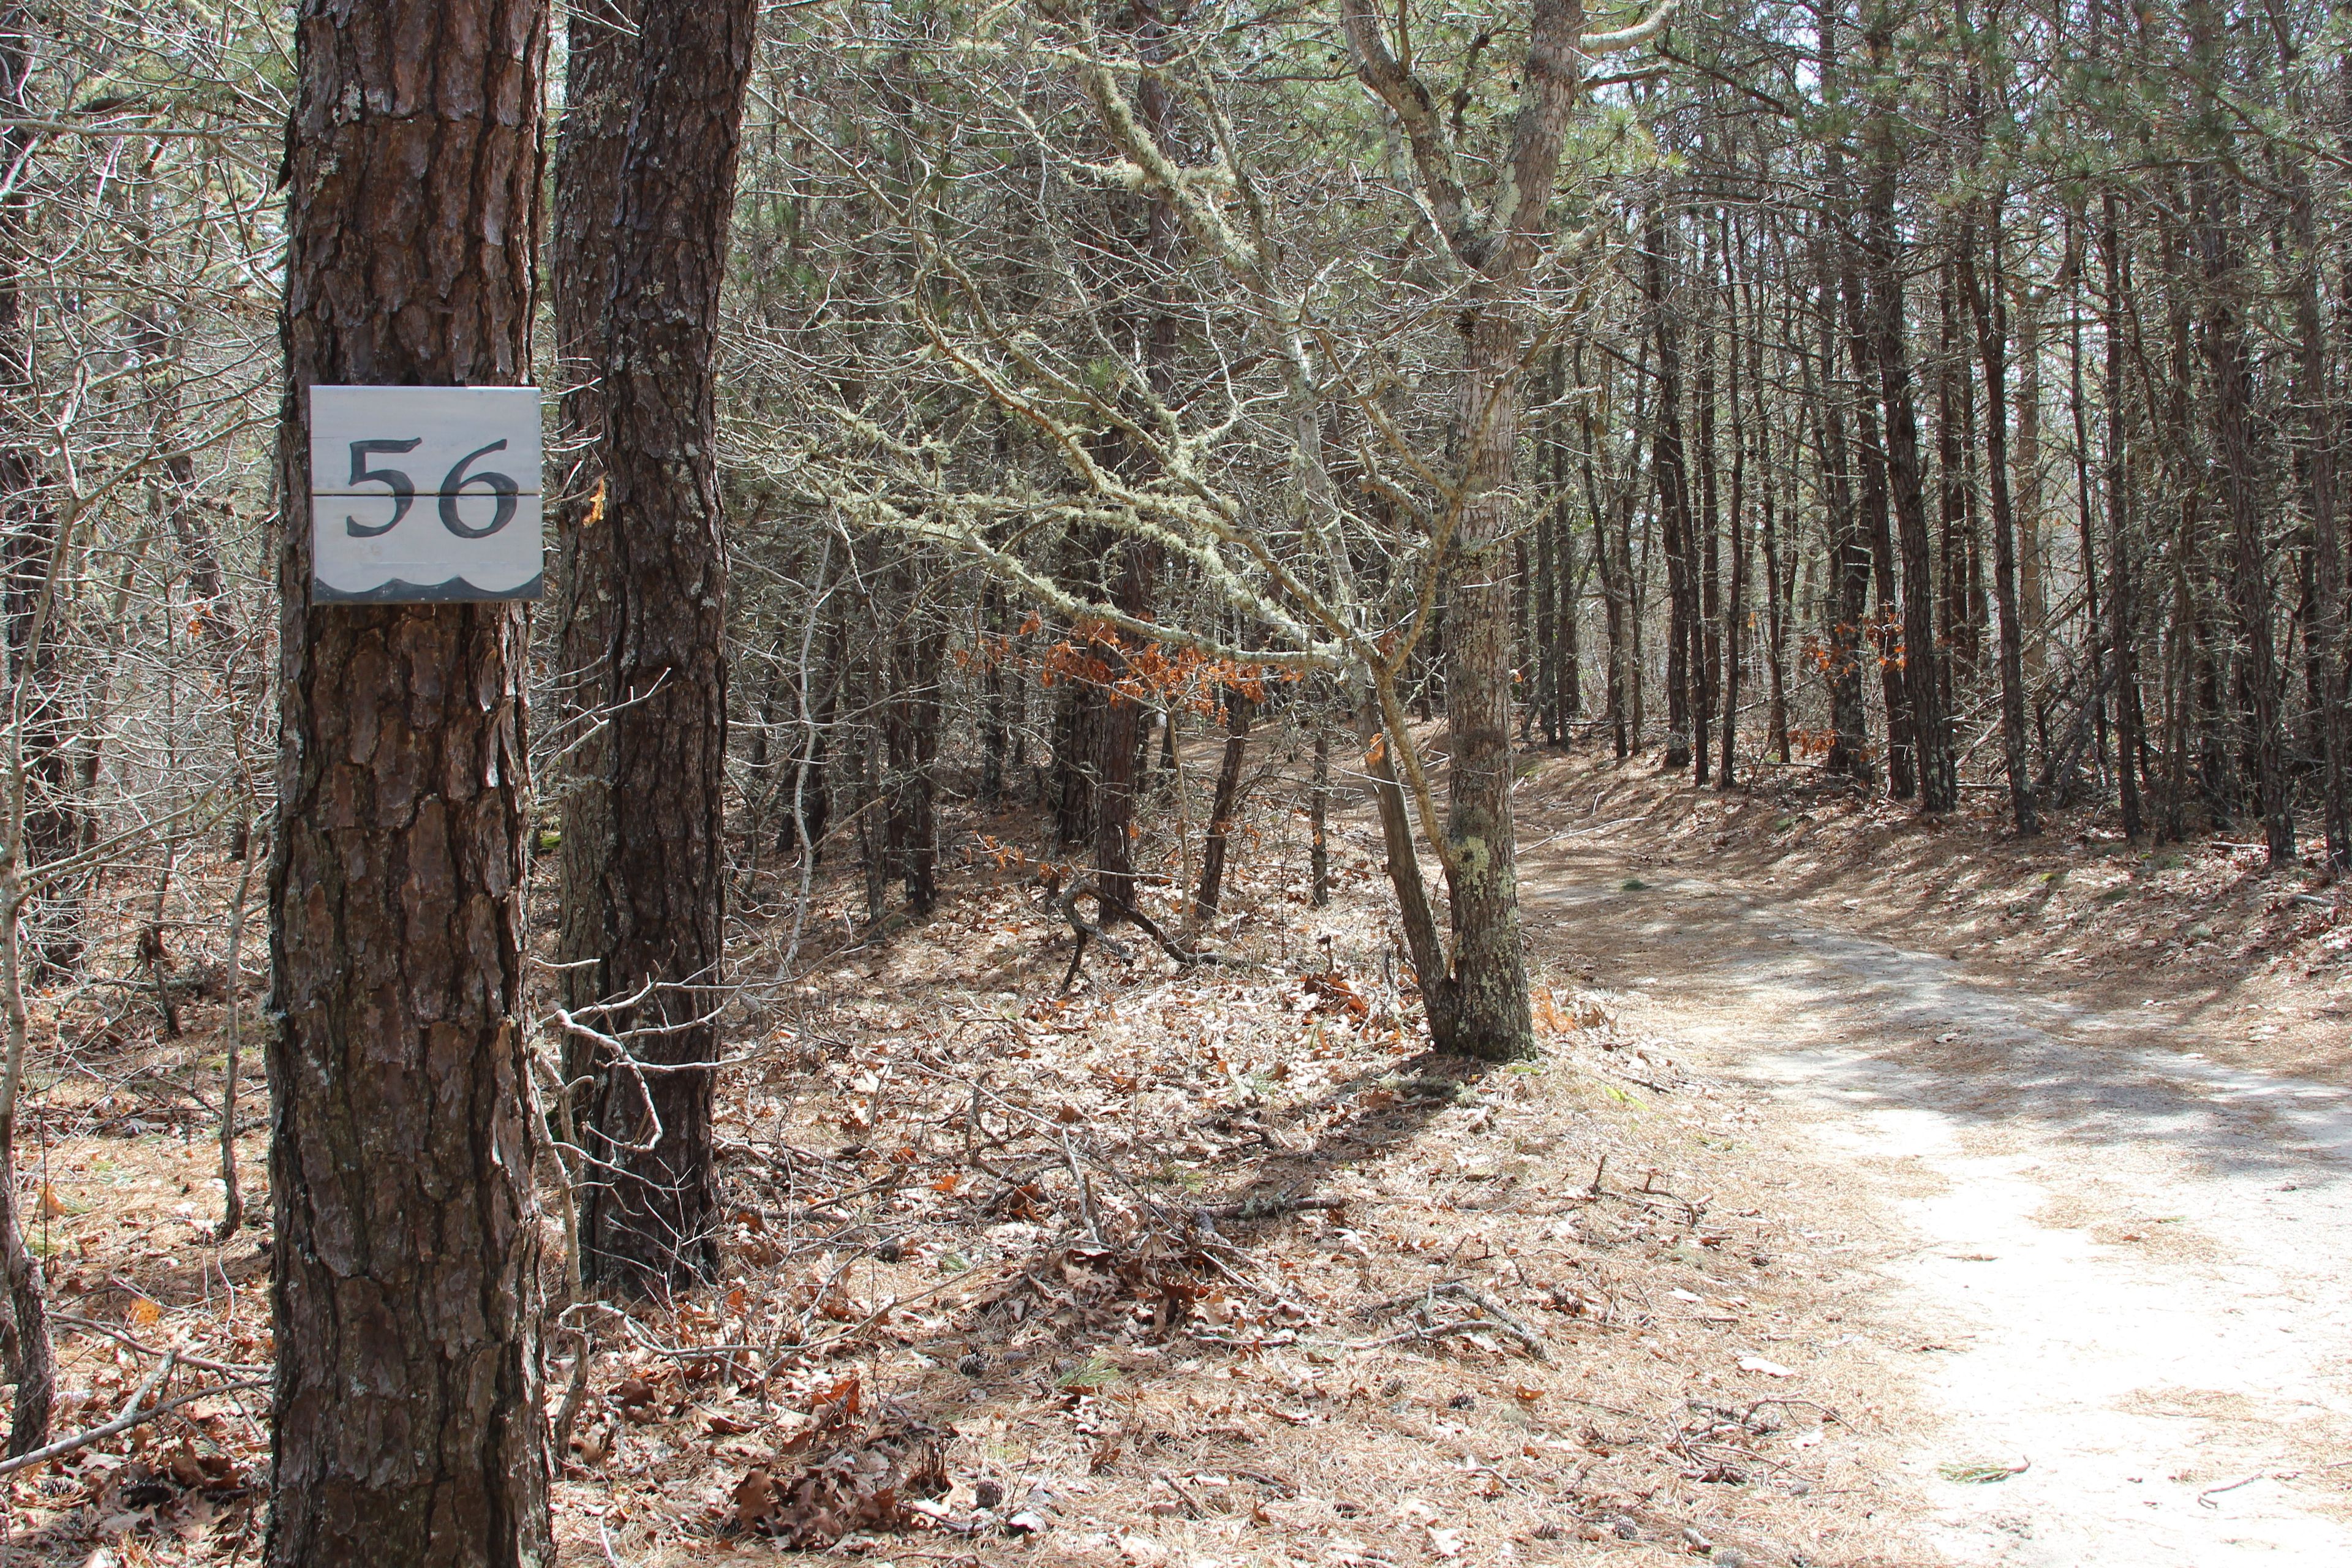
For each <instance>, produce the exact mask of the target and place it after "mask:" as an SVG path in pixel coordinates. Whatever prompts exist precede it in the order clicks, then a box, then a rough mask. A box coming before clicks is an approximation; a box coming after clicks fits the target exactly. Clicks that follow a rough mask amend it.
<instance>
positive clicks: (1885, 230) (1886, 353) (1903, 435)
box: [1864, 5, 1960, 812]
mask: <svg viewBox="0 0 2352 1568" xmlns="http://www.w3.org/2000/svg"><path fill="white" fill-rule="evenodd" d="M1873 19H1874V26H1873V28H1872V31H1871V33H1870V35H1869V38H1868V43H1869V47H1870V51H1871V56H1872V61H1873V63H1874V65H1876V66H1877V67H1878V70H1877V72H1876V79H1877V80H1878V81H1879V82H1880V83H1882V84H1884V85H1883V86H1881V87H1880V88H1879V89H1877V90H1875V91H1874V93H1873V95H1872V107H1871V112H1870V117H1869V121H1868V122H1867V126H1868V128H1867V130H1866V131H1865V132H1864V144H1865V145H1866V147H1867V148H1868V149H1869V152H1870V156H1871V183H1870V191H1869V196H1868V201H1867V207H1868V219H1867V222H1866V223H1865V225H1864V254H1865V255H1866V256H1867V257H1868V258H1869V261H1870V266H1871V279H1870V293H1869V299H1870V315H1869V329H1868V330H1869V332H1870V337H1871V344H1870V359H1871V362H1872V363H1873V365H1874V367H1875V369H1876V370H1877V373H1878V393H1879V400H1880V402H1881V403H1882V404H1883V405H1885V416H1886V424H1885V457H1886V484H1887V489H1888V491H1889V492H1890V499H1891V500H1892V501H1893V503H1894V510H1895V521H1896V527H1897V529H1898V530H1899V531H1900V533H1899V545H1900V551H1901V557H1902V563H1903V661H1902V664H1903V694H1904V703H1905V706H1906V708H1907V709H1908V710H1909V716H1910V730H1911V743H1912V748H1913V752H1912V754H1913V758H1914V769H1915V773H1916V779H1917V782H1918V791H1919V809H1920V810H1922V811H1932V812H1947V811H1950V810H1952V809H1953V808H1955V807H1956V806H1958V805H1959V789H1960V785H1959V773H1958V768H1957V766H1956V765H1955V763H1954V761H1953V756H1952V744H1951V734H1950V731H1949V727H1948V725H1947V724H1946V722H1945V720H1944V695H1943V692H1944V682H1943V675H1942V670H1941V668H1940V667H1941V664H1942V649H1941V648H1940V647H1938V646H1937V641H1936V585H1935V577H1934V567H1933V565H1932V564H1931V557H1930V555H1929V552H1928V544H1927V493H1926V489H1925V488H1924V485H1923V483H1922V479H1921V476H1920V462H1919V416H1918V410H1917V406H1916V403H1915V401H1914V398H1913V394H1912V381H1911V354H1910V347H1909V344H1908V342H1906V338H1905V334H1904V289H1903V262H1904V253H1905V246H1904V244H1903V240H1902V237H1901V235H1900V234H1899V233H1898V232H1897V230H1896V226H1895V182H1896V178H1897V176H1898V174H1900V172H1901V165H1902V152H1901V149H1900V148H1899V147H1898V146H1897V144H1896V141H1895V137H1896V134H1897V132H1896V129H1895V114H1894V107H1893V93H1894V90H1895V87H1894V82H1893V79H1892V78H1893V68H1894V60H1893V58H1892V56H1893V52H1894V37H1893V28H1894V20H1893V13H1892V10H1891V8H1890V7H1888V6H1886V5H1880V6H1879V7H1877V8H1876V9H1875V11H1874V14H1873ZM1879 598H1880V603H1881V604H1882V605H1884V604H1885V578H1884V575H1883V574H1882V577H1881V580H1880V589H1879Z"/></svg>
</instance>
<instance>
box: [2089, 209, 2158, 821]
mask: <svg viewBox="0 0 2352 1568" xmlns="http://www.w3.org/2000/svg"><path fill="white" fill-rule="evenodd" d="M2100 214H2101V224H2100V229H2099V248H2100V250H2101V252H2102V253H2103V256H2104V259H2105V264H2106V290H2105V299H2104V300H2102V301H2101V303H2100V331H2101V333H2102V335H2103V336H2104V337H2105V340H2106V344H2105V347H2106V385H2105V387H2104V388H2103V389H2102V391H2103V394H2104V396H2105V403H2106V412H2107V420H2106V426H2107V427H2106V451H2105V458H2106V464H2105V467H2106V489H2107V552H2108V561H2107V616H2108V621H2107V625H2108V632H2107V644H2108V647H2109V649H2110V650H2111V652H2112V654H2113V657H2114V658H2115V661H2116V785H2117V788H2118V790H2119V791H2120V794H2121V804H2122V808H2123V827H2124V837H2126V838H2127V839H2131V840H2134V841H2137V839H2138V837H2139V836H2140V834H2141V833H2142V832H2143V831H2144V824H2143V823H2142V821H2141V816H2140V788H2139V785H2140V756H2141V753H2142V752H2144V751H2145V750H2146V749H2147V740H2146V736H2145V733H2144V731H2145V725H2144V723H2143V721H2142V719H2141V713H2140V695H2139V663H2138V643H2137V637H2138V628H2137V626H2135V625H2134V616H2135V614H2136V611H2137V605H2136V604H2135V602H2134V598H2133V573H2132V561H2131V552H2130V546H2129V540H2130V538H2131V510H2130V507H2131V489H2130V475H2131V470H2130V467H2129V458H2128V454H2127V452H2126V447H2125V445H2124V439H2125V437H2124V413H2125V392H2124V325H2123V316H2124V311H2125V309H2126V307H2125V303H2124V300H2125V293H2124V289H2125V274H2124V256H2123V237H2122V232H2121V226H2120V224H2119V223H2118V221H2117V218H2116V194H2115V192H2114V190H2112V189H2109V190H2107V191H2105V192H2103V193H2102V194H2101V195H2100Z"/></svg>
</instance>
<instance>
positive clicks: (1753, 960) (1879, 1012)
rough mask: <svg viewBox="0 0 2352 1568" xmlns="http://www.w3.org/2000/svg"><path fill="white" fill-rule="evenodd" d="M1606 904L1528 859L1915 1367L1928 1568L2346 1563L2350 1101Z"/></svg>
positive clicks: (1672, 891) (1738, 908)
mask: <svg viewBox="0 0 2352 1568" xmlns="http://www.w3.org/2000/svg"><path fill="white" fill-rule="evenodd" d="M1628 875H1629V871H1628V868H1627V867H1626V865H1625V863H1624V861H1623V860H1622V859H1620V858H1617V857H1616V856H1615V855H1613V854H1612V853H1611V852H1610V851H1609V850H1608V849H1607V848H1605V847H1596V848H1592V849H1582V848H1579V847H1566V848H1565V849H1554V850H1549V851H1546V852H1544V853H1543V854H1541V855H1539V856H1538V857H1537V858H1535V859H1534V861H1533V862H1532V863H1531V864H1530V865H1529V866H1528V868H1525V870H1524V871H1523V881H1522V888H1521V892H1522V902H1523V908H1524V909H1525V910H1526V911H1527V915H1528V920H1529V922H1530V925H1531V926H1532V927H1535V928H1537V929H1538V933H1539V934H1538V941H1539V942H1545V941H1546V940H1547V939H1548V938H1549V937H1553V936H1556V937H1557V939H1558V940H1559V942H1562V943H1563V944H1565V945H1567V946H1569V947H1570V948H1572V949H1574V950H1575V951H1577V952H1580V954H1584V955H1587V956H1589V957H1591V959H1592V960H1594V961H1595V962H1596V963H1598V965H1599V966H1600V970H1601V979H1602V984H1604V985H1605V986H1607V987H1609V988H1610V989H1611V990H1612V991H1613V992H1614V993H1616V994H1617V996H1618V999H1619V1002H1620V1005H1621V1007H1622V1012H1623V1015H1624V1016H1625V1017H1626V1019H1627V1021H1628V1022H1630V1023H1631V1024H1633V1026H1635V1027H1637V1028H1641V1029H1643V1030H1647V1031H1651V1032H1654V1033H1655V1034H1657V1035H1659V1036H1661V1037H1665V1038H1667V1039H1669V1040H1679V1041H1681V1042H1684V1043H1685V1045H1686V1047H1687V1050H1688V1052H1689V1053H1690V1055H1691V1056H1692V1057H1693V1058H1695V1065H1697V1066H1700V1067H1702V1068H1705V1069H1706V1070H1709V1071H1711V1072H1713V1073H1715V1074H1717V1075H1721V1076H1723V1077H1727V1078H1729V1079H1733V1080H1735V1081H1738V1082H1743V1083H1745V1084H1747V1085H1748V1086H1750V1087H1751V1088H1752V1089H1753V1091H1754V1092H1756V1093H1758V1094H1759V1096H1763V1097H1769V1099H1771V1100H1775V1101H1777V1102H1778V1104H1777V1114H1776V1115H1775V1116H1774V1117H1773V1119H1772V1120H1773V1121H1774V1122H1775V1123H1776V1124H1777V1125H1778V1127H1779V1128H1780V1132H1781V1138H1780V1144H1781V1147H1780V1149H1779V1150H1778V1151H1776V1155H1777V1157H1780V1158H1784V1159H1786V1160H1787V1161H1789V1162H1790V1166H1789V1168H1788V1169H1787V1170H1786V1172H1785V1175H1786V1176H1788V1177H1791V1178H1794V1184H1795V1190H1794V1192H1793V1193H1792V1195H1791V1198H1790V1207H1791V1209H1792V1210H1793V1211H1795V1212H1797V1213H1800V1214H1811V1215H1812V1216H1813V1217H1812V1223H1814V1224H1817V1225H1832V1224H1833V1225H1835V1226H1839V1227H1841V1228H1843V1229H1845V1230H1847V1231H1848V1232H1850V1233H1852V1234H1853V1235H1854V1236H1855V1237H1857V1238H1858V1239H1859V1240H1860V1242H1861V1243H1862V1246H1861V1248H1860V1250H1859V1251H1858V1252H1856V1253H1854V1254H1851V1255H1850V1256H1857V1257H1860V1258H1864V1259H1867V1262H1866V1263H1865V1264H1864V1266H1863V1267H1862V1268H1859V1269H1857V1271H1856V1277H1857V1280H1858V1282H1859V1283H1860V1285H1861V1286H1862V1288H1863V1289H1862V1292H1861V1299H1860V1300H1857V1303H1856V1311H1855V1313H1854V1314H1853V1318H1852V1319H1851V1321H1867V1322H1868V1324H1869V1327H1870V1329H1871V1331H1872V1332H1873V1333H1874V1335H1875V1336H1880V1337H1883V1338H1885V1339H1887V1340H1889V1341H1890V1342H1895V1343H1897V1344H1898V1346H1899V1348H1900V1349H1902V1350H1904V1351H1907V1352H1917V1353H1911V1354H1907V1355H1904V1356H1902V1357H1901V1358H1900V1360H1899V1363H1897V1364H1899V1365H1900V1366H1901V1367H1903V1368H1906V1369H1908V1376H1909V1379H1910V1381H1911V1382H1912V1384H1913V1386H1912V1387H1911V1388H1909V1389H1908V1390H1906V1391H1898V1394H1899V1395H1902V1396H1906V1402H1907V1403H1908V1404H1909V1405H1912V1406H1913V1407H1915V1408H1916V1409H1919V1410H1922V1411H1925V1412H1927V1413H1929V1414H1928V1415H1927V1418H1926V1419H1925V1421H1924V1423H1923V1425H1924V1426H1925V1429H1924V1430H1921V1431H1919V1432H1918V1433H1917V1434H1916V1439H1915V1440H1912V1441H1908V1442H1906V1444H1905V1445H1904V1447H1905V1449H1906V1452H1905V1456H1904V1460H1903V1464H1904V1468H1905V1469H1906V1471H1908V1472H1909V1473H1910V1474H1911V1475H1912V1476H1913V1477H1914V1478H1915V1479H1916V1494H1917V1497H1918V1498H1919V1499H1920V1500H1922V1501H1923V1502H1924V1505H1925V1510H1926V1516H1925V1517H1924V1518H1922V1520H1921V1521H1919V1528H1918V1531H1917V1533H1918V1535H1919V1537H1920V1538H1921V1539H1922V1541H1923V1542H1925V1543H1926V1544H1927V1546H1929V1547H1931V1548H1932V1549H1934V1550H1935V1551H1937V1552H1940V1553H1942V1554H1943V1555H1944V1556H1945V1557H1946V1558H1947V1559H1948V1560H1950V1561H1952V1562H1956V1563H1990V1564H2001V1565H2004V1568H2009V1565H2014V1568H2045V1565H2046V1568H2104V1565H2107V1564H2115V1565H2117V1568H2122V1565H2125V1564H2128V1565H2130V1568H2172V1565H2179V1568H2227V1565H2231V1564H2237V1563H2266V1564H2282V1563H2297V1564H2301V1563H2313V1564H2316V1563H2352V1524H2347V1520H2352V1509H2347V1506H2346V1505H2347V1489H2352V1440H2347V1439H2352V1309H2347V1301H2346V1298H2347V1282H2352V1258H2347V1247H2346V1242H2347V1238H2348V1237H2352V1180H2347V1177H2352V1099H2347V1096H2346V1094H2345V1093H2344V1092H2343V1091H2341V1090H2339V1089H2332V1088H2328V1087H2325V1086H2321V1085H2316V1084H2308V1083H2302V1082H2298V1081H2296V1080H2294V1079H2282V1078H2272V1077H2266V1076H2263V1075H2260V1074H2256V1073H2251V1072H2244V1071H2240V1070H2236V1069H2232V1068H2223V1067H2220V1066H2217V1065H2214V1064H2212V1063H2210V1062H2206V1061H2203V1060H2200V1059H2199V1058H2196V1057H2195V1056H2194V1055H2191V1054H2189V1053H2191V1052H2193V1051H2194V1050H2195V1049H2196V1047H2197V1044H2198V1042H2197V1040H2196V1039H2195V1038H2194V1037H2193V1036H2191V1035H2190V1034H2189V1033H2188V1032H2187V1031H2185V1030H2178V1029H2176V1027H2175V1026H2170V1025H2168V1022H2167V1021H2166V1020H2165V1019H2164V1018H2163V1017H2162V1016H2160V1014H2159V1012H2158V1010H2156V1009H2152V1008H2147V1007H2139V1006H2136V1005H2132V1004H2130V1003H2128V1002H2126V1003H2124V1004H2123V1005H2120V1006H2117V1007H2116V1008H2115V1009H2114V1010H2112V1011H2110V1012H2106V1013H2098V1012H2094V1011H2090V1010H2088V1009H2085V1008H2083V1007H2079V1006H2074V1005H2066V1004H2063V1003H2059V1002H2057V1001H2054V1000H2052V999H2050V998H2047V997H2044V996H2040V995H2037V994H2035V992H2034V990H2033V988H2032V986H2030V985H2003V984H2000V982H1998V981H1997V980H1990V979H1986V978H1982V977H1972V976H1971V975H1969V974H1967V973H1963V972H1962V970H1961V968H1960V966H1958V965H1957V964H1954V963H1949V962H1948V961H1946V960H1943V959H1940V958H1936V957H1932V956H1928V955H1925V954H1921V953H1916V952H1904V951H1901V950H1899V949H1897V948H1895V947H1891V946H1889V945H1887V944H1885V943H1883V942H1874V941H1870V940H1867V939H1865V938H1861V937H1857V936H1853V935H1849V934H1845V933H1843V932H1839V931H1832V930H1828V929H1825V928H1824V927H1823V926H1822V925H1821V924H1819V923H1816V922H1815V921H1811V920H1808V919H1806V918H1803V917H1801V916H1798V915H1796V914H1793V913H1791V912H1790V911H1788V910H1785V909H1783V908H1780V907H1777V906H1776V905H1775V903H1774V902H1773V901H1772V900H1771V898H1770V897H1769V894H1766V893H1759V892H1756V891H1751V890H1748V889H1734V888H1729V887H1724V886H1718V885H1715V884H1711V883H1708V882H1706V881H1701V880H1696V879H1690V878H1687V877H1680V876H1675V875H1672V874H1666V873H1659V872H1653V871H1643V872H1641V873H1639V875H1641V877H1642V878H1643V879H1644V880H1646V881H1648V882H1650V883H1652V884H1653V886H1652V887H1651V888H1650V889H1648V890H1642V891H1631V892H1629V891H1624V890H1622V882H1623V881H1624V879H1626V877H1627V876H1628ZM1547 926H1548V927H1549V928H1550V929H1549V931H1544V930H1543V929H1542V928H1545V927H1547ZM2021 1463H2022V1464H2025V1465H2027V1466H2028V1468H2026V1469H2024V1470H2023V1471H2022V1472H2021V1473H2019V1474H2016V1475H2013V1476H2011V1477H2009V1478H2008V1479H2001V1480H1999V1481H1994V1482H1976V1483H1964V1482H1960V1481H1956V1480H1954V1479H1949V1472H1950V1471H1952V1470H1954V1469H1962V1468H1964V1467H1970V1466H1979V1465H1981V1466H2002V1467H2008V1466H2015V1465H2018V1464H2021ZM2331 1467H2332V1468H2331ZM1962 1473H1966V1471H1965V1469H1962ZM2232 1483H2244V1484H2237V1485H2234V1486H2233V1485H2232Z"/></svg>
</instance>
